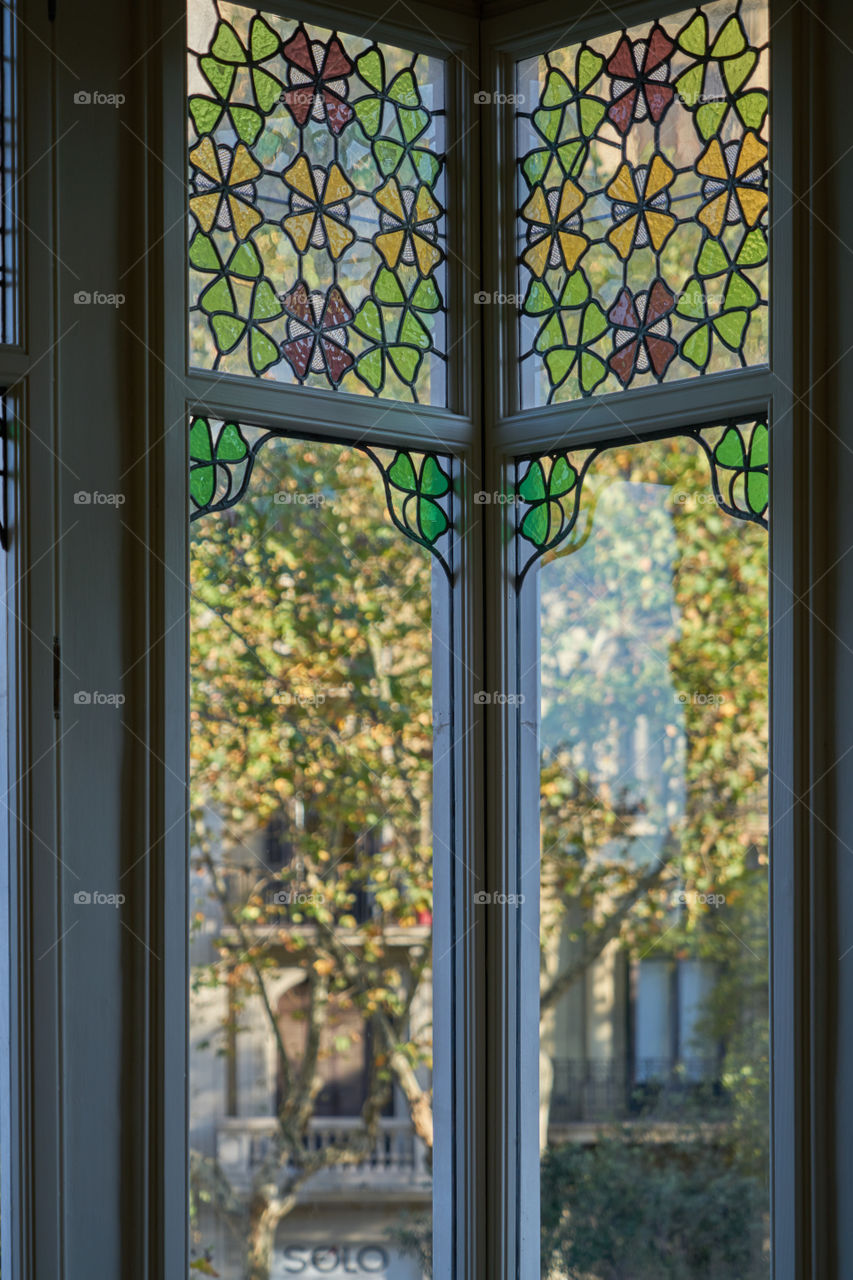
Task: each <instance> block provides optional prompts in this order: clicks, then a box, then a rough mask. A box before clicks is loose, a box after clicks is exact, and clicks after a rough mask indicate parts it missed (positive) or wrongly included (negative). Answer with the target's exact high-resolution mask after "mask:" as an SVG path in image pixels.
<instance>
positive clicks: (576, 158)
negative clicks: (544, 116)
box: [544, 138, 589, 178]
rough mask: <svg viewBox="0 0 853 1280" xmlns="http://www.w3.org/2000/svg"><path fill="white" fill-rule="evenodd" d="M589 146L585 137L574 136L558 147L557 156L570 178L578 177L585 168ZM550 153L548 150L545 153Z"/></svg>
mask: <svg viewBox="0 0 853 1280" xmlns="http://www.w3.org/2000/svg"><path fill="white" fill-rule="evenodd" d="M588 150H589V147H588V145H587V143H586V142H584V140H583V138H573V139H572V140H571V142H564V143H562V144H561V145H560V146H559V147H557V156H558V158H559V161H560V164H561V165H562V166H563V172H564V173H565V174H566V176H567V177H569V178H576V177H577V176H578V174H579V173H580V171H581V169H582V168H583V163H584V160H585V159H586V156H587V152H588ZM544 154H545V155H546V156H547V155H548V154H549V153H548V152H547V151H546V152H545V153H544Z"/></svg>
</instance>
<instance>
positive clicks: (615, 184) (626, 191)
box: [607, 164, 637, 204]
mask: <svg viewBox="0 0 853 1280" xmlns="http://www.w3.org/2000/svg"><path fill="white" fill-rule="evenodd" d="M607 195H609V196H610V199H611V200H622V201H623V202H624V203H625V204H636V202H637V188H636V187H635V186H634V176H633V174H632V173H631V166H630V165H628V164H622V165H620V166H619V168H618V169H617V171H616V177H615V178H614V179H613V181H612V182H611V184H610V186H609V187H608V188H607Z"/></svg>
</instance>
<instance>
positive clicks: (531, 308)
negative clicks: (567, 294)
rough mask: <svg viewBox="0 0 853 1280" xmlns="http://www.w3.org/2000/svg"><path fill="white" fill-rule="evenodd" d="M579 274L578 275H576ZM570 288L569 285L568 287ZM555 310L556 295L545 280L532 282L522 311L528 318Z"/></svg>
mask: <svg viewBox="0 0 853 1280" xmlns="http://www.w3.org/2000/svg"><path fill="white" fill-rule="evenodd" d="M575 274H577V273H575ZM566 288H568V285H566ZM553 308H554V295H553V293H552V292H551V290H550V289H549V288H548V286H547V284H546V283H545V281H544V280H531V282H530V285H529V287H528V290H527V295H526V297H525V299H524V304H523V306H522V311H523V312H524V314H525V315H528V316H541V315H545V313H546V312H548V311H551V310H553Z"/></svg>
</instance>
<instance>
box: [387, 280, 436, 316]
mask: <svg viewBox="0 0 853 1280" xmlns="http://www.w3.org/2000/svg"><path fill="white" fill-rule="evenodd" d="M392 279H393V276H392ZM398 288H399V286H398ZM412 306H413V307H417V309H418V311H440V310H441V307H442V302H441V294H440V293H439V292H438V287H437V285H436V283H435V281H434V280H433V279H432V278H430V279H428V280H421V282H420V284H419V285H418V286H417V288H416V289H415V291H414V293H413V294H412Z"/></svg>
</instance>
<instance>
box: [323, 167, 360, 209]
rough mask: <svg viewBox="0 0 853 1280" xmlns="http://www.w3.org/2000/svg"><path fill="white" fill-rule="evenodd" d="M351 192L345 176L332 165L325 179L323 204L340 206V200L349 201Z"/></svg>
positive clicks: (350, 186) (351, 189)
mask: <svg viewBox="0 0 853 1280" xmlns="http://www.w3.org/2000/svg"><path fill="white" fill-rule="evenodd" d="M353 190H354V188H353V187H352V185H351V184H350V182H349V179H348V178H347V177H346V174H344V172H343V171H342V169H340V168H339V166H338V165H336V164H333V165H332V167H331V169H330V170H329V173H328V176H327V178H326V186H325V189H324V191H323V204H340V203H341V201H342V200H349V198H350V196H351V195H352V194H353Z"/></svg>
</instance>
